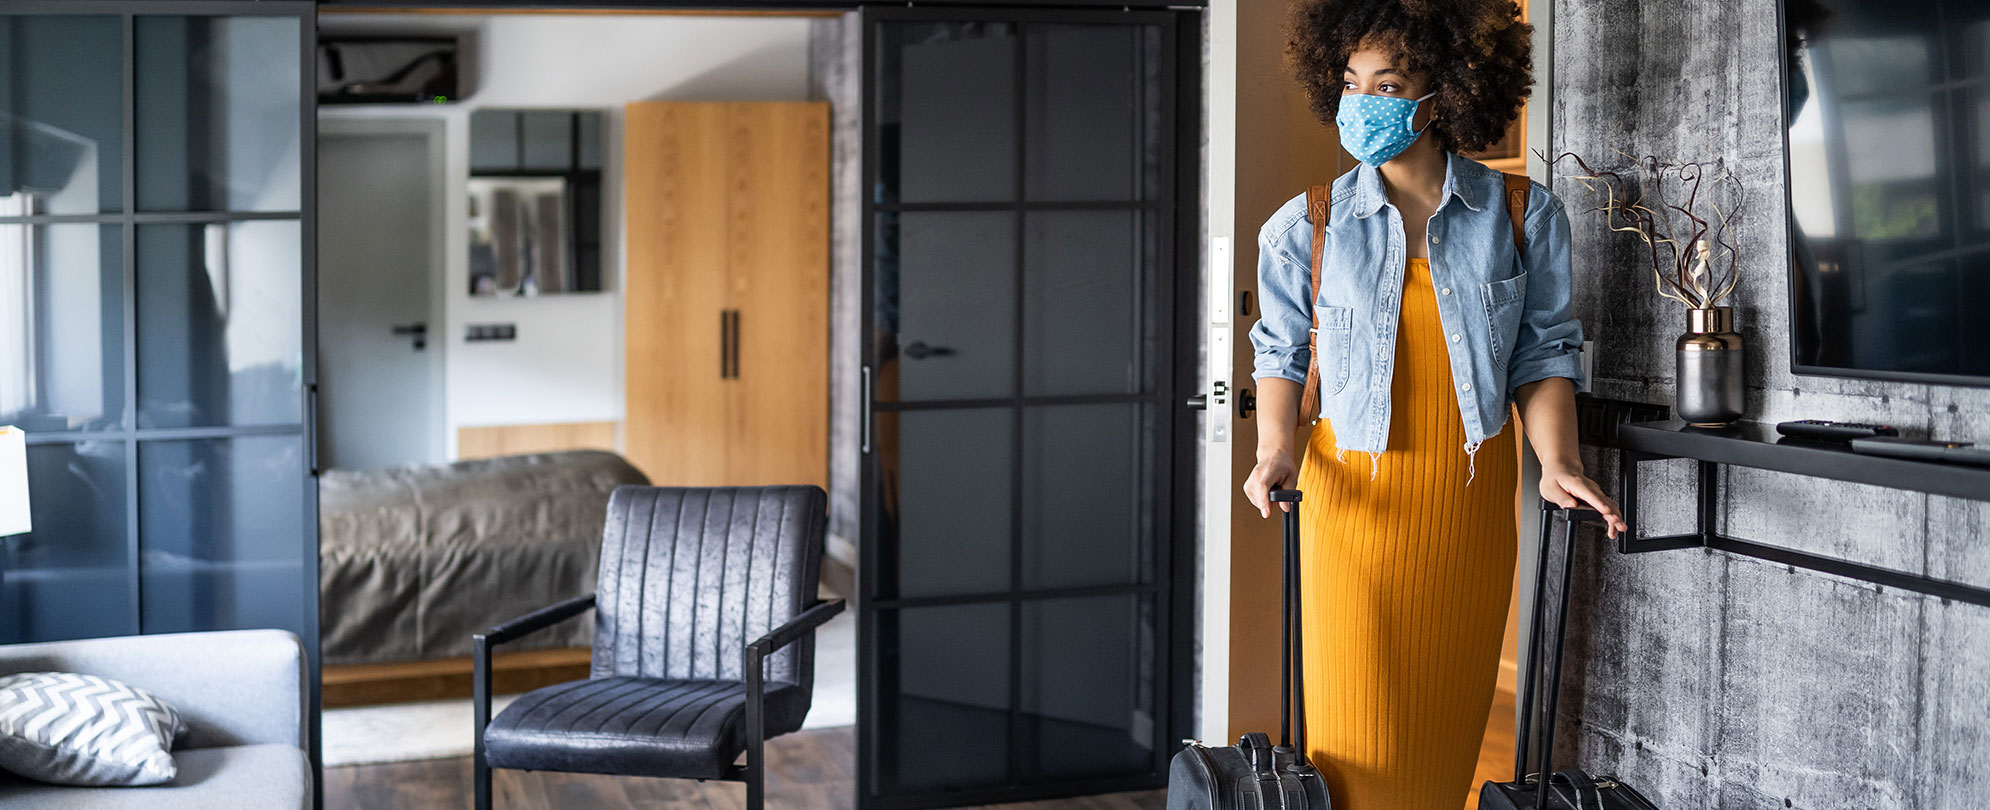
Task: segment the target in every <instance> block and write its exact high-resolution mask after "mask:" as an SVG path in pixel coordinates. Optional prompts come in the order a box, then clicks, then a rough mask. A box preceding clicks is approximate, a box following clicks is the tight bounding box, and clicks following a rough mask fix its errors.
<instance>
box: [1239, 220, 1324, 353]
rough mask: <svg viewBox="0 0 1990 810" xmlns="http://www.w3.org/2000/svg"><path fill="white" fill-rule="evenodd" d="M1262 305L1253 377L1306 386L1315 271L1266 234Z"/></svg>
mask: <svg viewBox="0 0 1990 810" xmlns="http://www.w3.org/2000/svg"><path fill="white" fill-rule="evenodd" d="M1295 227H1296V226H1295ZM1307 238H1308V239H1309V240H1310V239H1311V235H1310V233H1309V234H1308V235H1307ZM1258 301H1259V305H1258V308H1259V310H1260V311H1261V313H1260V315H1259V316H1258V322H1257V324H1256V325H1254V326H1252V327H1251V346H1252V348H1253V349H1254V353H1253V355H1252V358H1253V359H1252V366H1253V370H1252V372H1251V377H1252V378H1253V379H1258V380H1262V379H1264V378H1266V377H1278V378H1280V379H1286V380H1291V381H1293V382H1296V383H1299V384H1300V385H1305V384H1306V368H1307V366H1308V365H1310V364H1311V362H1312V357H1313V352H1312V344H1311V341H1310V338H1311V337H1312V329H1313V278H1312V271H1311V269H1310V268H1309V267H1308V266H1307V265H1304V264H1300V263H1299V262H1298V260H1296V259H1295V258H1293V257H1292V256H1291V255H1289V254H1287V253H1286V252H1285V251H1283V250H1281V249H1280V247H1279V245H1278V244H1277V241H1276V240H1274V239H1271V238H1268V235H1266V234H1260V235H1259V237H1258Z"/></svg>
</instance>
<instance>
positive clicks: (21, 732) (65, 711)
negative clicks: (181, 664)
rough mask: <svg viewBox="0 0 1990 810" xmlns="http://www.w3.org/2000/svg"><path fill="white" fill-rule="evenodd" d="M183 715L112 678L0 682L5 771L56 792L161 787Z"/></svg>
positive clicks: (171, 768)
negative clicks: (73, 787) (83, 787)
mask: <svg viewBox="0 0 1990 810" xmlns="http://www.w3.org/2000/svg"><path fill="white" fill-rule="evenodd" d="M185 732H186V722H185V721H183V720H181V719H180V713H179V712H177V711H174V710H173V707H171V706H168V705H166V704H165V703H164V702H162V701H160V700H159V699H158V698H155V697H153V696H152V695H150V694H148V693H146V692H145V691H143V690H140V689H134V688H132V687H130V686H127V685H125V684H122V683H119V682H117V681H113V680H111V679H109V678H99V677H97V676H95V675H77V674H74V673H69V672H27V673H22V674H19V675H8V676H6V677H0V768H5V769H7V770H9V771H12V772H13V773H16V774H19V775H21V776H25V777H28V778H30V779H37V780H40V781H43V782H49V783H52V784H58V785H157V784H162V783H165V782H170V781H172V780H173V777H174V776H176V775H178V774H179V767H178V766H177V765H175V764H173V755H172V754H171V753H170V751H171V749H172V747H173V740H174V739H175V738H177V737H179V736H180V735H181V734H183V733H185Z"/></svg>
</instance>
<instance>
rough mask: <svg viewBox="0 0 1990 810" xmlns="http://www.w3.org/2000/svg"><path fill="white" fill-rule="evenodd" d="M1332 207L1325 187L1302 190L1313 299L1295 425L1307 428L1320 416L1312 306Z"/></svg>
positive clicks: (1316, 330) (1317, 312)
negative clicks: (1310, 251) (1309, 240)
mask: <svg viewBox="0 0 1990 810" xmlns="http://www.w3.org/2000/svg"><path fill="white" fill-rule="evenodd" d="M1332 205H1333V189H1332V188H1330V187H1328V186H1313V187H1311V188H1308V189H1306V220H1307V221H1308V222H1310V223H1312V225H1313V256H1312V281H1313V287H1312V289H1313V297H1312V298H1311V299H1308V300H1307V302H1306V306H1307V308H1308V309H1310V310H1311V320H1312V322H1313V328H1312V330H1311V331H1309V332H1307V335H1306V355H1307V358H1308V359H1307V361H1306V388H1305V389H1304V390H1303V391H1301V392H1300V394H1299V424H1301V425H1310V424H1313V423H1314V422H1316V421H1319V417H1320V310H1319V308H1318V307H1317V306H1315V305H1316V304H1317V303H1318V302H1319V300H1320V261H1321V259H1322V257H1323V256H1324V255H1325V254H1326V252H1327V212H1328V211H1329V209H1330V208H1331V207H1332Z"/></svg>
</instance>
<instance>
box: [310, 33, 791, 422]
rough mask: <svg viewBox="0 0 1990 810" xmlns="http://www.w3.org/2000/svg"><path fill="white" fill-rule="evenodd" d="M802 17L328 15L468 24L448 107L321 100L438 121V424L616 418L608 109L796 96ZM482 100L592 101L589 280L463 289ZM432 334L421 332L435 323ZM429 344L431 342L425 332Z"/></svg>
mask: <svg viewBox="0 0 1990 810" xmlns="http://www.w3.org/2000/svg"><path fill="white" fill-rule="evenodd" d="M809 22H810V21H809V20H808V19H804V18H783V17H691V16H682V15H663V16H642V15H599V14H530V15H487V16H479V15H453V14H328V15H325V16H324V17H323V19H322V21H321V24H320V27H321V28H322V29H323V30H324V31H326V32H330V33H341V34H344V33H378V32H391V33H401V34H408V33H429V32H435V33H447V34H468V35H469V36H470V37H471V39H470V47H468V48H466V52H465V54H464V59H463V61H464V63H465V65H466V66H467V68H468V69H467V71H466V72H467V74H468V75H467V76H466V85H467V90H468V92H469V96H468V97H467V98H466V99H464V100H463V101H461V102H458V103H455V104H449V105H439V106H425V105H393V106H389V105H377V106H376V105H368V106H363V107H324V108H321V115H322V116H325V117H338V118H352V117H415V118H441V119H442V120H443V121H444V123H445V127H446V129H445V142H446V146H447V149H446V152H447V155H448V165H447V166H445V167H444V172H445V184H446V188H448V189H449V190H450V192H449V193H448V194H447V195H446V196H445V200H446V203H447V210H446V212H445V213H446V216H445V224H444V232H443V233H444V239H445V242H444V248H445V258H446V261H445V263H444V264H445V266H444V268H443V272H444V273H445V274H446V276H447V278H446V281H445V284H444V288H445V289H446V290H447V291H448V293H447V296H448V297H447V300H446V302H445V311H446V313H447V318H446V319H445V322H444V324H443V326H442V328H441V330H440V331H439V337H438V341H437V342H444V341H446V344H447V345H446V346H445V347H444V349H445V355H444V357H445V359H444V364H445V367H446V376H447V389H448V393H447V397H446V400H447V406H446V407H447V416H446V422H447V424H446V428H445V434H446V436H447V441H448V446H449V452H450V455H451V457H454V455H455V442H456V431H457V429H458V428H460V427H465V426H476V425H516V424H535V423H552V422H592V421H620V420H621V418H622V298H621V293H620V290H621V288H622V269H623V267H624V266H625V262H626V253H625V249H624V245H623V241H622V233H623V223H622V177H621V154H622V143H621V140H622V139H621V133H622V127H621V118H622V116H621V108H622V105H624V104H627V103H629V102H632V101H798V100H802V99H806V98H809V85H808V75H809V73H808V52H809V51H808V48H809V44H808V39H809V37H808V35H809ZM481 107H503V108H531V107H538V108H575V109H581V108H598V109H601V110H603V111H604V113H605V116H604V125H603V127H602V130H603V136H604V137H605V138H606V140H607V144H606V148H605V149H604V151H603V155H604V161H603V171H602V180H603V189H602V197H603V200H602V215H603V219H604V222H603V227H602V240H603V242H604V244H605V245H606V246H607V249H606V250H605V251H604V254H603V262H604V265H605V266H604V267H603V268H602V274H603V279H604V282H605V286H606V287H607V290H606V291H605V292H601V293H589V294H573V295H550V296H541V297H537V298H504V299H500V298H488V297H486V298H478V297H472V296H470V295H469V293H468V292H467V290H468V284H469V282H468V278H469V258H468V247H467V244H466V243H465V240H464V239H462V238H460V237H461V236H462V235H463V234H464V233H465V229H466V228H467V227H468V226H467V224H466V215H467V203H466V201H465V200H466V198H465V196H464V194H463V193H462V189H463V184H464V183H465V182H466V181H467V179H468V177H469V116H470V113H471V111H473V110H476V109H478V108H481ZM472 323H513V324H516V325H517V326H518V339H517V340H516V341H511V342H486V343H467V342H465V341H464V340H463V329H464V327H465V326H466V325H468V324H472ZM437 334H438V333H437V332H431V335H437ZM431 345H433V344H431Z"/></svg>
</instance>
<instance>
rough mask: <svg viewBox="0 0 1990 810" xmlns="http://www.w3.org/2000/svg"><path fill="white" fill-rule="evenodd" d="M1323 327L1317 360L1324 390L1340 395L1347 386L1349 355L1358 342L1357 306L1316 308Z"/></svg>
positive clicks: (1315, 313)
mask: <svg viewBox="0 0 1990 810" xmlns="http://www.w3.org/2000/svg"><path fill="white" fill-rule="evenodd" d="M1313 316H1314V317H1315V318H1316V319H1318V321H1319V324H1320V325H1319V327H1318V329H1317V330H1316V334H1317V335H1318V340H1317V341H1316V342H1317V344H1318V345H1317V347H1316V349H1315V350H1316V351H1317V352H1318V353H1319V356H1318V357H1317V358H1315V359H1316V360H1318V361H1319V363H1320V390H1321V391H1324V392H1325V393H1328V394H1338V393H1340V390H1341V389H1342V388H1345V387H1347V377H1348V360H1349V357H1348V354H1349V352H1350V351H1351V350H1352V349H1351V347H1350V345H1349V344H1351V343H1353V342H1354V308H1353V307H1323V306H1316V307H1313Z"/></svg>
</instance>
